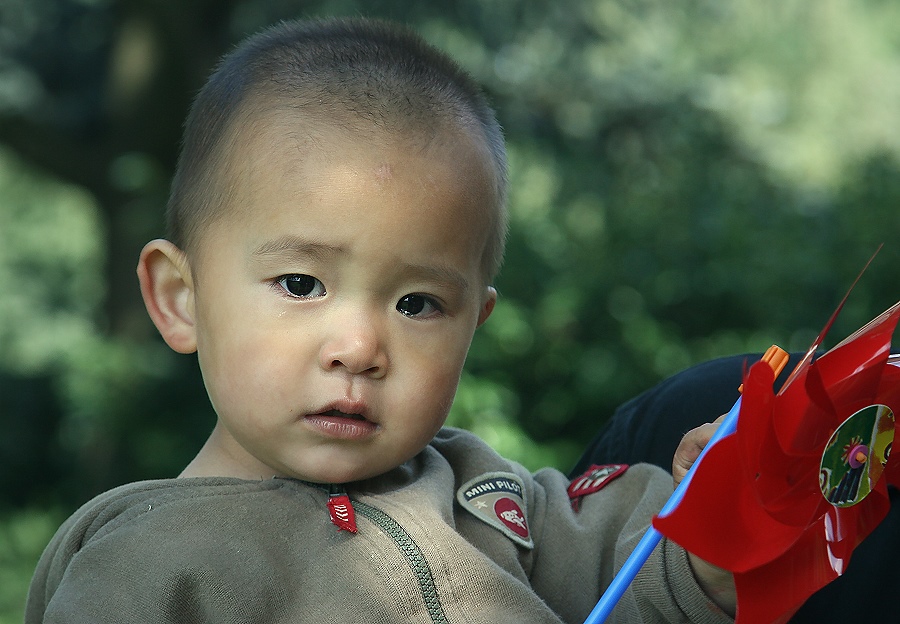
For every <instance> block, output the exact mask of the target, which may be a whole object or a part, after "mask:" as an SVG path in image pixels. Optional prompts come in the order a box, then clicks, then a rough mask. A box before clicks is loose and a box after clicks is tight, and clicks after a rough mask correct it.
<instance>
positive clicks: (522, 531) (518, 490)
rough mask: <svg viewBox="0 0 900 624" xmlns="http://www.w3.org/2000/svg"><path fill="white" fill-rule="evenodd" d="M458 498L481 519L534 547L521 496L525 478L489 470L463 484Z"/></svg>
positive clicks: (465, 507) (521, 542)
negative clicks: (520, 478)
mask: <svg viewBox="0 0 900 624" xmlns="http://www.w3.org/2000/svg"><path fill="white" fill-rule="evenodd" d="M456 500H458V501H459V504H460V505H462V506H463V508H464V509H466V510H467V511H468V512H470V513H471V514H473V515H474V516H475V517H476V518H478V519H479V520H481V521H483V522H485V523H487V524H489V525H490V526H492V527H494V528H495V529H498V530H499V531H500V532H502V533H503V534H504V535H506V536H507V537H508V538H510V539H511V540H513V541H514V542H516V543H518V544H521V545H522V546H524V547H525V548H534V541H533V540H532V539H531V531H530V530H529V529H528V520H527V518H526V515H525V512H526V509H525V499H524V498H523V496H522V482H521V481H520V480H519V477H517V476H516V475H514V474H512V473H508V472H489V473H486V474H483V475H480V476H478V477H475V478H474V479H472V480H471V481H469V482H467V483H466V484H464V485H463V486H462V487H461V488H459V489H458V490H457V491H456Z"/></svg>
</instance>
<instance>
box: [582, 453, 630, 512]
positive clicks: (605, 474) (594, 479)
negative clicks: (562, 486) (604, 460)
mask: <svg viewBox="0 0 900 624" xmlns="http://www.w3.org/2000/svg"><path fill="white" fill-rule="evenodd" d="M626 470H628V464H603V465H602V466H601V465H597V464H594V465H593V466H591V467H590V468H588V469H587V471H585V473H584V474H582V475H581V476H579V477H575V478H574V479H572V482H571V483H570V484H569V487H568V492H569V500H570V501H572V509H574V510H575V511H578V508H579V507H580V506H581V499H582V498H584V497H585V496H587V495H589V494H593V493H595V492H599V491H600V490H602V489H603V488H604V487H606V486H607V485H608V484H609V483H610V482H612V481H613V480H614V479H616V478H617V477H620V476H622V475H623V474H625V471H626Z"/></svg>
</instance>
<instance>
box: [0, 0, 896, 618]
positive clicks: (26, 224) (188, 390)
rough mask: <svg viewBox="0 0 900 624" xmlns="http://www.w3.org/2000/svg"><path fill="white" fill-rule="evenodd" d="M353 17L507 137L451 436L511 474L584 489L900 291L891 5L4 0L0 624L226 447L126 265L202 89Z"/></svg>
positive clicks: (823, 1)
mask: <svg viewBox="0 0 900 624" xmlns="http://www.w3.org/2000/svg"><path fill="white" fill-rule="evenodd" d="M354 14H365V15H374V16H381V17H387V18H392V19H397V20H402V21H405V22H408V23H410V24H411V25H413V26H414V27H415V28H416V29H418V30H419V31H420V32H422V33H423V34H424V35H425V36H426V38H428V39H429V40H430V41H432V42H433V43H435V44H436V45H438V46H439V47H442V48H443V49H445V50H447V51H448V52H450V53H451V54H452V55H453V56H455V57H456V58H457V59H458V60H459V61H460V62H461V63H462V64H463V65H464V66H465V67H466V68H467V69H468V70H469V71H470V72H472V73H473V74H474V75H475V76H476V78H477V79H478V80H479V81H480V82H481V83H482V84H484V85H485V88H486V89H487V91H488V93H489V94H490V97H491V99H492V100H493V102H494V103H495V105H496V107H497V109H498V111H499V115H500V118H501V121H502V123H503V125H504V127H505V131H506V134H507V138H508V142H509V151H510V162H511V167H512V170H511V178H512V194H511V219H512V231H511V236H510V241H509V250H508V256H507V261H506V266H505V268H504V270H503V272H502V274H501V276H500V278H499V280H498V283H497V287H498V289H499V291H500V293H501V299H500V302H499V304H498V306H497V309H496V311H495V313H494V315H493V317H492V318H491V319H490V321H489V322H488V323H487V324H486V325H485V326H484V327H483V328H482V329H481V330H480V331H479V332H478V334H477V336H476V340H475V344H474V345H473V348H472V352H471V355H470V359H469V362H468V364H467V371H466V373H465V375H464V378H463V381H462V384H461V387H460V391H459V395H458V399H457V402H456V404H455V406H454V409H453V412H452V414H451V423H452V424H456V425H460V426H464V427H467V428H470V429H472V430H473V431H475V432H477V433H478V434H480V435H482V436H483V437H484V438H485V439H486V440H488V441H489V442H490V443H491V444H493V445H494V446H495V447H496V448H498V449H499V450H500V451H501V452H503V453H505V454H507V455H509V456H511V457H513V458H515V459H518V460H520V461H522V462H524V463H525V464H527V465H529V466H531V467H538V466H541V465H547V464H552V465H556V466H559V467H560V468H563V469H565V468H567V467H568V466H569V465H571V463H572V462H573V461H574V459H575V458H576V457H577V454H578V451H579V449H580V448H581V447H582V446H583V445H584V444H585V443H586V441H587V440H588V439H589V438H590V436H592V435H593V433H594V432H595V431H596V430H597V429H598V428H599V427H600V426H601V425H602V423H603V422H604V421H605V419H607V418H608V417H609V415H610V414H611V413H612V411H613V409H614V408H615V406H616V405H618V404H619V403H621V402H622V401H624V400H626V399H627V398H629V397H631V396H633V395H635V394H637V393H639V392H640V391H642V390H644V389H646V388H648V387H649V386H651V385H652V384H653V383H655V382H656V381H658V380H659V379H661V378H662V377H665V376H667V375H670V374H672V373H674V372H676V371H678V370H681V369H683V368H685V367H687V366H690V365H691V364H693V363H696V362H699V361H702V360H706V359H709V358H713V357H716V356H720V355H727V354H733V353H739V352H747V351H761V350H763V349H765V348H766V347H767V346H768V345H769V344H771V343H773V342H777V343H778V344H780V345H782V346H784V347H787V348H790V349H795V350H797V349H804V348H805V347H806V346H807V345H808V344H809V342H810V341H811V340H812V338H813V337H814V336H815V335H816V334H817V333H818V331H819V329H820V328H821V326H822V325H823V324H824V322H825V320H826V319H827V318H828V316H829V315H830V313H831V311H832V310H833V308H834V307H835V305H836V304H837V302H838V301H839V300H840V298H841V296H842V295H843V293H844V291H845V290H846V288H847V287H848V286H849V284H850V283H851V282H852V280H853V278H854V277H855V275H856V273H857V272H858V271H859V269H860V268H861V267H862V265H863V264H864V263H865V261H866V259H867V258H868V257H869V256H870V255H871V254H872V253H873V252H874V251H875V249H876V248H877V246H878V245H879V244H880V243H882V242H884V243H886V244H885V247H884V249H883V250H882V251H881V253H880V255H879V257H878V258H877V259H876V261H875V263H874V264H873V266H872V267H871V268H870V270H869V271H868V273H867V274H866V275H865V277H864V278H863V280H862V281H861V282H860V284H859V285H858V286H857V287H856V290H855V291H854V293H853V296H852V297H851V299H850V301H849V303H848V305H847V307H846V308H845V311H844V312H843V314H842V316H841V317H840V319H839V321H838V323H837V325H836V326H835V328H834V329H833V331H832V335H831V338H832V340H836V339H838V338H841V337H843V336H845V335H846V334H847V333H849V332H850V331H852V330H853V329H855V328H857V327H858V326H860V325H861V324H863V323H864V322H865V321H867V320H868V319H870V318H871V317H873V316H874V315H875V314H877V313H878V312H880V311H881V310H883V309H884V308H886V307H888V306H889V305H890V304H892V303H893V302H894V301H896V300H897V299H898V295H897V293H898V291H900V289H898V287H897V280H896V274H897V272H896V270H895V267H897V266H898V262H900V258H898V250H897V246H896V245H895V244H894V241H893V240H892V237H893V235H895V233H896V232H897V231H898V229H900V228H898V225H900V210H898V209H897V203H898V199H900V175H898V173H900V165H898V154H900V134H898V133H897V132H895V131H894V128H896V127H897V125H898V117H900V106H898V97H900V79H898V78H900V36H898V34H897V31H896V29H895V28H893V27H892V25H893V24H896V23H897V22H898V19H900V4H897V3H894V2H890V1H888V0H866V1H864V2H860V1H857V2H850V1H849V0H819V1H818V2H812V1H811V0H787V1H779V2H775V1H773V0H767V1H763V2H756V1H754V0H690V1H686V2H681V3H671V2H665V1H663V0H553V1H550V0H531V1H528V2H526V1H525V0H453V1H448V2H442V3H422V2H413V1H412V0H394V1H391V2H387V1H373V2H362V1H353V0H331V1H327V0H322V1H315V2H312V1H310V2H301V3H298V2H294V1H292V2H288V1H287V0H277V1H269V2H264V1H262V0H256V1H252V0H242V1H239V0H197V1H195V2H189V3H186V2H181V1H180V0H154V1H149V0H118V1H113V0H68V1H66V0H4V2H3V3H2V4H0V424H2V426H3V431H4V435H3V436H2V437H0V543H2V547H0V622H5V621H7V620H8V621H13V619H15V618H16V617H20V615H19V616H17V614H20V613H21V600H22V596H23V593H24V587H25V586H26V584H27V575H28V574H29V573H30V569H31V567H32V566H33V563H34V560H35V558H36V557H37V554H38V553H39V550H40V546H39V544H41V543H43V542H45V541H46V540H47V539H48V538H49V536H50V534H51V533H52V527H53V526H55V524H56V522H58V521H59V519H60V518H61V517H63V516H65V515H66V514H67V513H68V512H70V511H71V510H72V509H73V508H74V506H76V505H78V504H79V503H81V502H83V501H84V500H86V499H87V498H88V497H90V496H91V495H93V494H96V493H98V492H99V491H101V490H103V489H106V488H108V487H111V486H113V485H116V484H119V483H123V482H126V481H130V480H135V479H144V478H154V477H162V476H169V475H173V474H177V472H178V471H179V470H180V468H181V467H182V466H183V465H184V464H185V463H186V462H187V461H188V460H189V459H190V457H191V456H192V455H193V453H194V452H195V451H196V449H198V448H199V445H200V444H201V442H202V440H203V439H204V437H205V435H206V433H207V432H208V431H209V430H210V428H211V427H212V424H213V418H214V416H213V414H212V412H211V409H210V407H209V406H208V403H207V401H206V397H205V395H204V392H203V388H202V384H201V380H200V377H199V374H198V372H197V369H196V363H195V360H194V359H193V358H191V357H184V356H176V355H175V354H173V353H171V352H169V351H168V350H167V348H165V346H164V345H163V344H162V342H161V341H160V340H159V339H158V337H157V336H156V335H155V332H154V330H153V328H152V326H151V325H150V323H149V320H148V319H147V318H146V314H145V313H144V311H143V307H142V304H141V302H140V298H139V294H138V292H137V288H136V280H135V278H134V272H133V269H134V265H135V262H136V259H137V254H138V251H139V250H140V247H141V246H142V245H143V243H144V242H146V241H147V240H149V239H150V238H153V237H156V236H159V235H161V233H162V229H161V223H162V206H163V205H164V202H165V196H166V193H167V181H168V177H169V175H170V173H171V171H172V168H173V165H174V160H175V156H176V150H177V147H178V140H179V134H180V128H181V122H182V119H183V117H184V115H185V113H186V110H187V106H188V104H189V101H190V98H191V96H192V94H193V93H194V92H195V91H196V89H197V88H199V86H200V84H201V83H202V80H203V79H204V78H205V76H206V74H207V73H208V72H209V70H210V69H211V67H212V66H213V64H214V63H215V60H216V58H217V57H218V56H219V55H220V54H222V53H223V52H225V51H226V50H228V49H229V48H230V47H231V46H232V45H233V44H234V43H235V42H236V41H237V40H239V39H240V38H242V37H243V36H245V35H246V34H248V33H251V32H253V31H255V30H257V29H258V28H260V27H262V26H263V25H265V24H268V23H271V22H273V21H275V20H277V19H282V18H289V17H298V16H315V15H354ZM709 416H710V418H712V417H714V416H716V415H714V414H710V415H709ZM42 510H45V511H42ZM46 510H52V511H46ZM36 544H38V545H36ZM4 618H5V619H4Z"/></svg>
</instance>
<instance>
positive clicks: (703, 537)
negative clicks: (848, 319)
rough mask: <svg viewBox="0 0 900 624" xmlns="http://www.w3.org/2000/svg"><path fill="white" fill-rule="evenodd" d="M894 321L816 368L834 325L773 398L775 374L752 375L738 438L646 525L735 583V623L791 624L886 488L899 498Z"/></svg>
mask: <svg viewBox="0 0 900 624" xmlns="http://www.w3.org/2000/svg"><path fill="white" fill-rule="evenodd" d="M839 309H840V308H839ZM836 314H837V313H835V315H836ZM898 318H900V303H898V304H897V305H895V306H894V307H892V308H890V309H889V310H887V311H886V312H884V313H883V314H882V315H880V316H879V317H878V318H876V319H875V320H873V321H872V322H871V323H869V324H868V325H866V326H865V327H863V328H862V329H860V330H859V331H857V332H856V333H855V334H854V335H853V336H851V337H850V338H848V339H846V340H845V341H843V342H842V343H841V344H839V345H837V346H836V347H834V348H833V349H832V350H830V351H829V352H828V353H826V354H824V355H822V356H821V357H819V358H817V359H815V358H814V352H815V351H816V349H817V347H818V344H819V343H820V342H821V339H822V338H823V337H824V335H825V333H826V332H827V330H828V329H829V327H830V326H831V323H832V322H833V320H834V316H832V319H831V321H829V323H828V325H827V326H826V327H825V330H823V332H822V334H821V335H820V336H819V339H817V341H816V343H814V344H813V347H812V348H811V349H810V351H809V352H808V353H807V355H806V357H804V358H803V360H802V361H801V363H800V364H799V365H798V366H797V368H796V369H795V370H794V372H793V373H792V374H791V376H790V377H789V378H788V381H787V382H785V384H784V386H783V387H782V389H781V391H780V392H779V393H778V394H777V395H775V394H774V392H773V390H772V383H773V381H774V379H773V373H772V369H771V368H770V367H769V366H768V365H766V364H765V363H762V362H760V363H757V364H754V365H753V366H752V367H751V368H750V370H749V372H748V373H747V375H746V378H745V381H744V388H743V398H742V404H741V408H740V413H739V416H738V422H737V428H736V431H735V432H734V433H732V434H730V435H727V436H725V437H724V438H722V439H721V440H720V441H719V442H718V443H717V444H715V445H714V446H713V447H711V448H709V449H708V452H707V453H706V457H705V458H704V459H703V462H702V463H700V464H699V465H698V466H697V467H696V468H697V470H696V472H695V474H694V475H693V480H692V482H691V485H690V487H689V488H687V490H686V492H685V494H684V498H683V500H682V501H681V503H680V504H679V505H678V506H677V507H676V508H675V509H674V510H673V511H672V512H671V513H669V514H668V515H665V516H660V517H657V518H655V519H654V523H653V524H654V527H655V528H656V529H657V530H658V531H660V532H661V533H662V534H664V535H666V536H667V537H669V538H670V539H672V540H673V541H675V542H676V543H678V544H681V545H682V546H683V547H685V548H686V549H687V550H689V551H691V552H693V553H695V554H696V555H698V556H699V557H701V558H703V559H705V560H707V561H709V562H710V563H713V564H715V565H718V566H720V567H722V568H725V569H727V570H730V571H732V572H733V573H734V576H735V585H736V588H737V597H738V603H737V605H738V606H737V620H738V622H752V623H754V624H755V623H758V622H784V621H787V620H788V619H789V618H790V616H791V615H793V614H794V613H795V612H796V611H797V609H798V608H799V607H800V606H801V605H802V604H803V602H804V601H805V600H806V599H807V598H808V597H809V596H810V595H812V594H813V593H814V592H815V591H816V590H818V589H820V588H821V587H823V586H824V585H826V584H827V583H829V582H830V581H832V580H833V579H835V578H836V577H838V576H839V575H841V574H842V573H843V572H844V570H845V569H846V567H847V564H848V562H849V561H850V556H851V554H852V552H853V550H854V548H856V546H858V545H859V544H860V542H862V540H863V539H865V538H866V536H867V535H869V533H871V531H872V530H873V529H874V528H875V527H876V526H877V525H878V524H879V523H880V522H881V520H882V519H884V517H885V515H886V514H887V512H888V509H889V507H890V501H889V499H888V493H887V486H888V485H893V486H895V487H900V457H894V458H891V455H890V451H891V446H892V444H893V440H894V438H895V437H897V432H898V425H897V418H895V414H897V415H898V416H900V366H898V362H897V361H896V360H895V359H892V358H891V357H890V346H891V336H892V334H893V332H894V329H895V327H896V325H897V322H898Z"/></svg>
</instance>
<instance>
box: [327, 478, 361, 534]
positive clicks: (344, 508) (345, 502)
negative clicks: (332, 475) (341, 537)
mask: <svg viewBox="0 0 900 624" xmlns="http://www.w3.org/2000/svg"><path fill="white" fill-rule="evenodd" d="M328 515H329V516H331V523H332V524H333V525H334V526H336V527H337V528H338V530H340V531H349V532H350V533H356V512H355V511H353V504H352V503H351V502H350V497H349V496H347V493H346V492H345V491H344V490H342V489H340V488H338V487H337V486H331V491H330V492H329V494H328Z"/></svg>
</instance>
